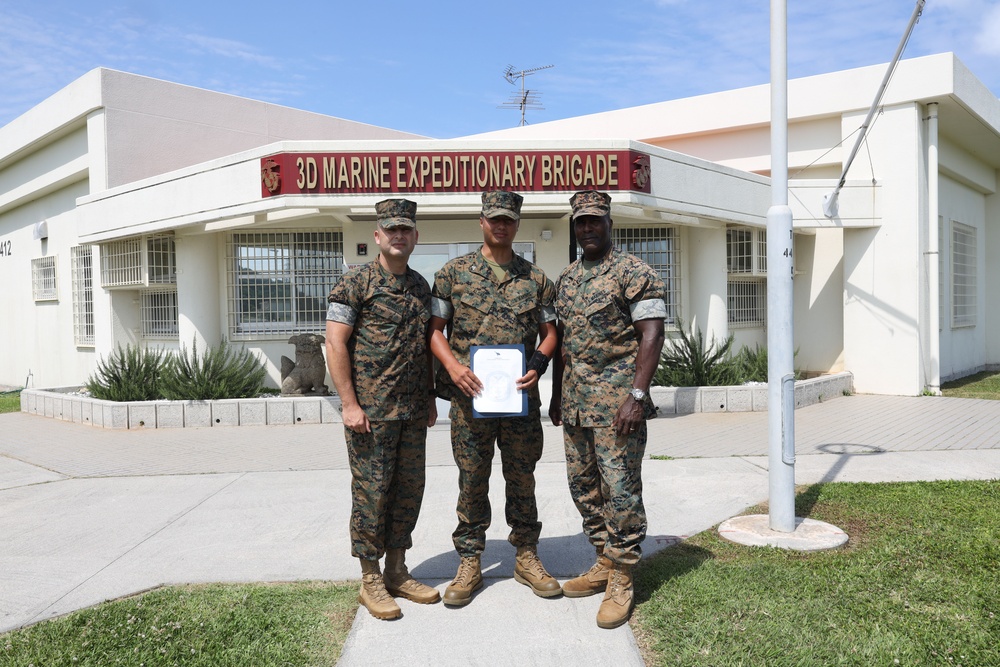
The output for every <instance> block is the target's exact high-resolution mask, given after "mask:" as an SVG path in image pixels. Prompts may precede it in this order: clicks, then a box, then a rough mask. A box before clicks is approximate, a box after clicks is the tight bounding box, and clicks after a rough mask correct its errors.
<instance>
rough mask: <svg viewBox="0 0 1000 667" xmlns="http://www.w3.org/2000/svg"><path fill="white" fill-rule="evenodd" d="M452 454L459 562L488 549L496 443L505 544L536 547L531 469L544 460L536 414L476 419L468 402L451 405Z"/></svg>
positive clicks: (537, 527)
mask: <svg viewBox="0 0 1000 667" xmlns="http://www.w3.org/2000/svg"><path fill="white" fill-rule="evenodd" d="M448 416H449V418H450V419H451V442H452V452H453V453H454V455H455V463H456V464H458V505H457V508H458V527H457V528H456V529H455V532H454V533H452V542H453V543H454V544H455V550H456V551H458V554H459V555H460V556H463V557H464V556H475V555H476V554H479V553H482V552H483V550H484V549H485V548H486V529H487V528H489V527H490V523H491V520H492V510H491V508H490V500H489V490H490V472H491V471H492V470H493V453H494V446H493V443H494V442H495V443H496V445H497V448H498V449H499V450H500V462H501V470H502V472H503V478H504V482H505V483H506V486H505V487H504V489H505V490H504V497H505V498H506V505H505V509H504V515H505V518H506V519H507V525H508V526H510V535H509V536H508V537H507V540H508V541H509V542H510V543H511V544H513V545H514V546H515V547H521V546H530V545H535V544H538V536H539V534H540V533H541V531H542V524H541V522H539V521H538V506H537V504H536V503H535V464H537V463H538V460H539V459H540V458H541V457H542V441H543V437H542V422H541V413H540V411H539V409H538V408H533V409H530V410H528V414H527V415H525V416H524V417H502V418H488V419H482V418H480V419H476V418H474V417H473V416H472V399H471V398H468V397H465V396H463V397H462V398H456V399H454V400H452V402H451V410H450V411H449V412H448Z"/></svg>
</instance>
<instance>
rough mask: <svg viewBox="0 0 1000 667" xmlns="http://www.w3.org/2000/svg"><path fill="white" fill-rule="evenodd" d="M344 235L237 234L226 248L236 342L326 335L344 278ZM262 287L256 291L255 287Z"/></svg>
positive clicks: (303, 231) (337, 232) (318, 232)
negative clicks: (332, 297) (334, 290)
mask: <svg viewBox="0 0 1000 667" xmlns="http://www.w3.org/2000/svg"><path fill="white" fill-rule="evenodd" d="M343 267H344V236H343V233H342V232H341V231H340V230H328V229H296V230H274V229H271V230H259V231H255V232H233V233H231V234H229V235H228V237H227V242H226V293H227V295H228V296H227V308H226V310H227V317H228V334H229V337H230V339H231V340H255V339H264V338H279V337H284V336H288V335H291V334H295V333H303V332H304V333H321V332H322V331H323V330H324V329H325V327H326V311H327V301H326V297H327V294H329V291H330V288H331V287H332V286H333V284H334V283H335V282H336V281H337V280H339V279H340V277H341V276H342V275H343V272H344V268H343ZM253 281H257V285H256V286H255V285H252V284H251V283H252V282H253Z"/></svg>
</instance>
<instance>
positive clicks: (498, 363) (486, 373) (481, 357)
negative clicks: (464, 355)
mask: <svg viewBox="0 0 1000 667" xmlns="http://www.w3.org/2000/svg"><path fill="white" fill-rule="evenodd" d="M470 357H471V363H470V367H471V368H472V372H473V373H475V374H476V377H478V378H479V379H480V381H481V382H482V383H483V391H482V393H480V395H479V396H476V397H474V398H473V399H472V410H473V414H474V416H476V417H480V416H481V417H512V416H519V415H526V414H528V395H527V394H525V393H524V392H522V391H519V390H518V389H517V386H516V382H517V379H518V378H520V377H523V376H524V346H523V345H489V346H486V345H482V346H480V345H473V346H472V349H471V350H470Z"/></svg>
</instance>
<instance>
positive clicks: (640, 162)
mask: <svg viewBox="0 0 1000 667" xmlns="http://www.w3.org/2000/svg"><path fill="white" fill-rule="evenodd" d="M632 184H633V185H635V187H636V188H638V189H639V190H644V189H645V188H646V185H647V184H649V156H648V155H643V156H642V157H637V158H636V159H635V162H633V163H632Z"/></svg>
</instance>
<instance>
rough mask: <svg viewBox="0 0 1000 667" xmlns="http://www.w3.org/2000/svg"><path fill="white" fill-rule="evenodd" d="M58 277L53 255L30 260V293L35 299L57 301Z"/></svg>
mask: <svg viewBox="0 0 1000 667" xmlns="http://www.w3.org/2000/svg"><path fill="white" fill-rule="evenodd" d="M58 278H59V275H58V271H57V267H56V256H55V255H47V256H45V257H36V258H35V259H33V260H31V294H32V296H33V297H34V299H35V301H58V300H59V280H58Z"/></svg>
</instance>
